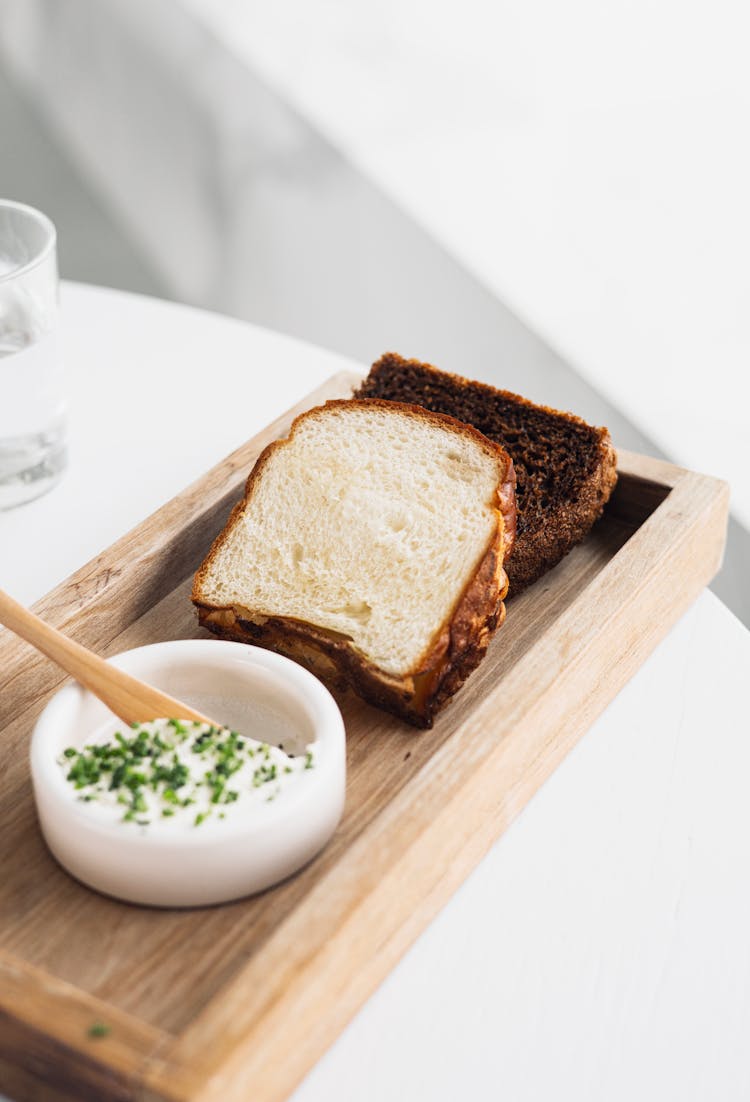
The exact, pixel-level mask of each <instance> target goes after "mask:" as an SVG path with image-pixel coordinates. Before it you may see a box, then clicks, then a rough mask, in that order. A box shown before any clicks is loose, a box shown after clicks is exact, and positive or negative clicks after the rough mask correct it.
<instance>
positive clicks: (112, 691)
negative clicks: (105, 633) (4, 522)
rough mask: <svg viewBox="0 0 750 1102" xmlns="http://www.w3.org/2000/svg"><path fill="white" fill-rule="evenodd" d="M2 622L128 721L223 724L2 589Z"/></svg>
mask: <svg viewBox="0 0 750 1102" xmlns="http://www.w3.org/2000/svg"><path fill="white" fill-rule="evenodd" d="M0 624H4V625H5V627H6V628H10V630H11V631H12V632H15V634H16V635H20V636H21V638H22V639H25V640H26V642H27V643H31V645H32V646H33V647H36V649H37V650H40V651H41V652H42V654H46V655H47V657H48V658H51V659H52V661H53V662H55V663H56V664H57V665H58V666H60V667H61V668H62V669H64V670H65V672H66V673H69V674H71V676H72V677H74V678H75V679H76V681H79V682H80V683H81V685H83V686H84V687H85V688H87V689H89V691H90V692H92V693H93V694H94V696H97V697H98V698H99V700H101V701H103V702H104V703H105V704H106V705H107V707H108V708H109V709H110V710H111V711H112V712H114V714H115V715H116V716H119V718H120V719H122V720H124V721H125V723H129V724H132V723H148V722H149V721H150V720H152V719H192V720H197V721H198V722H199V723H210V724H212V725H213V726H214V727H220V726H221V724H219V723H216V722H215V721H214V720H212V719H208V718H207V717H206V716H204V715H202V714H201V713H200V712H196V710H195V708H191V707H190V705H189V704H181V703H180V701H179V700H174V699H173V697H171V696H167V694H166V693H163V692H161V691H160V690H159V689H154V688H153V687H152V686H151V685H145V684H144V683H143V682H142V681H139V680H138V679H137V678H135V677H131V676H130V674H128V673H123V671H122V670H118V669H117V668H116V667H115V666H113V665H111V664H110V663H109V662H105V660H104V659H103V658H99V656H98V655H96V654H94V653H93V652H92V651H90V650H87V649H86V647H82V646H81V644H80V643H75V642H73V640H72V639H69V638H68V637H67V635H63V634H62V632H60V631H57V630H56V629H55V628H53V627H50V625H49V624H45V622H44V620H40V619H39V617H38V616H35V615H34V613H33V612H29V610H28V609H26V608H24V607H23V605H19V603H18V602H17V601H14V600H13V598H12V597H9V596H8V594H7V593H4V592H3V590H2V589H0Z"/></svg>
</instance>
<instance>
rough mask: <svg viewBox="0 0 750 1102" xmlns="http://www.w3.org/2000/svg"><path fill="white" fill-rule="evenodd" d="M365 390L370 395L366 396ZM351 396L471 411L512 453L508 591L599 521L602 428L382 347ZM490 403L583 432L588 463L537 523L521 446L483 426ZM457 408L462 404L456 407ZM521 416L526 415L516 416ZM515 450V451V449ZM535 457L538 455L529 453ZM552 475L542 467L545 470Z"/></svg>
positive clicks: (463, 413)
mask: <svg viewBox="0 0 750 1102" xmlns="http://www.w3.org/2000/svg"><path fill="white" fill-rule="evenodd" d="M370 394H372V395H373V397H372V398H368V395H370ZM355 397H361V398H364V399H366V400H369V401H382V400H383V399H385V400H390V399H391V398H393V400H397V401H402V400H404V398H405V399H406V400H407V401H409V402H411V403H413V404H418V405H423V406H424V408H426V409H433V410H434V409H436V408H437V407H438V406H439V407H440V410H441V412H444V413H445V412H449V410H450V412H451V413H452V414H454V415H455V416H457V417H458V418H459V419H462V420H465V421H466V423H467V424H475V422H474V421H472V416H473V415H474V414H476V415H477V424H476V426H475V427H480V431H482V432H484V433H485V434H486V435H487V436H489V437H490V439H494V440H495V441H496V442H497V443H499V444H501V446H503V447H505V448H506V449H507V450H508V451H509V452H510V453H511V457H512V458H513V457H514V451H515V460H516V467H517V469H518V472H519V479H521V481H519V487H518V497H517V513H518V528H517V532H516V539H515V546H514V549H513V553H512V556H511V557H510V558H509V559H507V560H506V569H507V572H508V578H509V580H510V596H511V597H513V596H515V595H516V594H518V593H520V592H521V590H522V589H525V588H526V586H528V585H530V584H531V583H532V582H534V581H536V580H537V579H538V578H539V577H541V576H542V574H544V573H545V572H546V571H547V570H549V569H551V567H553V566H555V565H556V564H557V563H558V562H559V561H560V560H561V559H562V558H563V557H564V556H565V555H566V554H567V553H568V552H569V551H570V550H571V549H572V548H573V546H574V545H575V544H577V543H580V542H581V540H582V539H584V538H585V536H586V535H587V534H588V532H589V531H590V529H591V527H592V525H593V524H594V522H595V521H596V520H597V519H598V518H599V516H600V515H601V512H602V510H603V508H604V505H605V504H606V502H607V501H608V499H609V497H610V495H611V493H612V490H613V489H614V486H615V483H616V481H617V456H616V453H615V450H614V448H613V446H612V440H611V438H610V434H609V431H608V430H607V429H606V428H594V427H593V426H591V425H588V424H587V423H586V422H585V421H583V420H582V419H581V418H580V417H576V416H575V415H574V414H571V413H564V412H561V411H560V410H556V409H552V408H550V407H549V406H540V405H537V404H536V403H534V402H531V401H530V400H529V399H528V398H523V397H521V396H520V395H518V394H514V393H512V392H511V391H507V390H499V389H497V388H496V387H492V386H489V385H488V384H486V383H478V382H473V381H471V380H469V379H465V378H463V377H462V376H460V375H453V374H451V373H449V372H446V371H441V370H439V369H438V368H436V367H433V366H432V365H431V364H426V363H422V362H420V361H419V360H407V359H404V358H403V357H402V356H399V355H398V353H395V352H386V353H385V354H384V355H383V356H381V358H380V359H379V360H378V361H377V362H376V363H375V364H373V366H372V369H371V371H370V374H369V375H368V376H367V378H366V379H365V380H364V382H363V383H362V385H361V386H360V387H359V388H358V390H357V391H356V394H355ZM495 403H508V404H512V406H514V407H515V408H516V409H517V410H519V411H524V410H525V411H528V416H529V417H530V418H538V417H539V416H540V415H545V416H546V417H548V418H549V419H550V421H551V422H552V421H554V422H556V423H557V424H559V425H567V426H569V428H570V430H571V431H572V432H577V433H583V434H585V435H586V437H587V440H588V441H589V443H588V444H587V458H588V460H589V465H588V468H587V470H586V471H585V472H581V477H580V481H579V483H578V485H577V486H576V490H575V494H574V495H573V496H571V497H568V498H567V499H566V500H560V501H558V502H556V503H555V505H554V507H553V508H550V510H549V513H548V515H547V516H546V517H545V520H544V523H538V522H537V523H531V524H530V523H528V517H527V516H526V512H525V508H524V490H523V481H522V478H523V474H524V460H525V456H524V454H523V447H521V446H520V445H517V444H514V443H513V441H512V440H510V439H507V440H506V439H505V438H504V436H503V434H502V433H499V432H493V431H492V430H491V428H490V424H491V422H492V417H491V416H489V415H488V411H490V410H491V409H492V407H493V404H495ZM461 405H462V406H463V408H462V409H460V410H459V408H456V407H458V406H461ZM523 416H524V419H526V413H524V415H523ZM517 447H519V448H520V450H518V451H516V450H515V449H516V448H517ZM535 458H538V457H535ZM552 473H553V472H550V474H552Z"/></svg>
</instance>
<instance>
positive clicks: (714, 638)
mask: <svg viewBox="0 0 750 1102" xmlns="http://www.w3.org/2000/svg"><path fill="white" fill-rule="evenodd" d="M62 301H63V312H64V330H65V348H66V359H67V364H68V369H69V373H70V394H71V455H72V459H71V465H70V469H69V471H68V472H67V475H66V477H65V479H64V481H63V482H62V483H61V484H60V486H59V487H57V488H56V489H55V490H54V491H53V492H52V493H50V494H48V495H47V496H46V497H44V498H41V499H39V500H38V501H36V502H33V503H31V504H29V505H27V506H24V507H23V508H20V509H17V510H16V511H14V512H9V513H4V514H0V564H1V565H2V584H3V586H4V587H5V588H7V589H8V590H9V591H10V592H11V593H12V594H13V595H14V596H16V597H17V598H19V599H20V600H22V601H24V602H27V603H30V602H32V601H34V600H35V599H36V598H38V597H40V596H41V595H42V594H43V593H44V592H46V591H47V590H48V589H50V588H51V587H52V586H53V585H55V584H57V583H58V582H60V581H61V580H63V578H64V577H66V576H67V575H68V574H69V573H70V572H71V571H72V570H74V569H75V568H76V567H78V566H80V565H81V564H82V563H83V562H85V561H86V560H88V559H89V558H91V557H92V556H93V555H95V554H96V553H97V552H98V551H101V550H102V549H104V548H105V547H106V546H107V545H108V544H110V543H111V542H112V541H113V540H114V539H115V538H117V537H118V536H120V535H121V534H122V533H123V532H125V531H126V530H127V529H128V528H130V527H132V526H133V525H134V524H136V523H138V522H139V521H140V520H141V519H143V517H145V516H146V515H147V514H148V513H150V512H151V511H152V510H153V509H155V508H157V507H158V506H159V505H160V504H162V503H163V502H164V501H166V500H168V499H169V498H170V497H172V496H173V495H174V494H175V493H176V492H177V491H178V490H180V489H181V488H182V487H184V486H185V485H186V484H187V483H189V482H190V481H191V480H193V479H195V478H196V477H197V476H198V475H200V474H201V473H202V472H203V471H205V470H206V469H207V468H208V467H209V466H211V465H212V464H213V463H215V462H216V461H218V460H219V459H221V458H222V457H223V456H224V455H226V454H227V453H228V452H229V451H230V450H232V449H233V448H234V447H236V446H237V445H238V444H240V443H241V442H242V441H244V440H245V439H247V438H248V437H249V436H251V435H252V434H253V433H254V432H255V431H257V430H258V429H260V428H261V427H262V426H263V425H264V424H265V423H266V422H268V421H269V420H270V419H271V418H273V417H274V416H275V415H277V414H278V413H280V412H281V411H282V410H284V409H285V408H287V407H288V406H289V405H291V404H292V403H293V402H294V401H295V400H297V399H298V398H299V397H301V396H302V395H303V394H304V393H305V392H306V391H308V390H311V389H312V388H313V387H314V386H316V385H317V384H318V383H319V382H321V381H322V380H323V379H324V378H325V377H327V376H328V375H330V374H331V373H332V372H334V371H336V370H338V369H340V368H341V367H342V366H351V365H350V364H347V363H346V362H345V361H342V359H341V358H340V357H338V356H335V355H333V354H332V353H328V352H325V351H323V350H321V349H318V348H314V347H311V346H309V345H305V344H301V343H299V342H297V341H294V340H291V339H289V338H286V337H283V336H280V335H278V334H275V333H271V332H268V331H266V330H262V329H258V328H255V327H253V326H251V325H248V324H245V323H242V322H237V321H232V320H228V319H226V318H223V317H219V316H217V315H213V314H208V313H204V312H201V311H198V310H194V309H189V308H185V307H181V306H174V305H171V304H166V303H162V302H157V301H155V300H151V299H146V298H141V297H138V296H133V295H125V294H122V293H119V292H113V291H108V290H102V289H96V288H92V287H85V286H80V285H76V284H66V285H64V288H63V299H62ZM228 396H231V397H228ZM30 546H31V547H35V548H40V549H42V553H40V554H36V555H33V556H32V555H29V553H28V550H27V549H28V547H30ZM749 671H750V633H748V632H747V631H746V630H745V629H744V628H743V627H742V626H741V625H740V623H739V622H738V621H737V620H736V619H735V618H734V617H733V616H732V615H731V613H729V612H728V611H727V609H726V608H725V607H724V606H723V605H722V604H721V603H720V602H719V601H718V600H717V599H716V598H715V597H714V596H713V595H712V594H710V593H709V592H704V593H703V594H702V596H701V597H700V598H699V600H698V601H697V602H696V603H695V605H694V606H693V607H692V608H691V609H690V611H689V612H688V613H687V615H686V616H685V617H684V618H683V619H682V620H681V621H680V623H679V624H678V625H677V626H676V627H675V628H674V629H673V630H672V631H671V632H670V634H669V635H668V637H667V638H666V639H665V640H664V642H663V643H662V644H661V645H660V646H659V648H658V649H657V650H656V651H655V652H654V654H653V655H652V657H651V658H650V659H649V660H648V661H647V662H646V663H645V665H644V666H643V667H642V669H641V670H640V671H639V672H638V674H637V675H636V676H635V677H634V678H633V680H632V681H631V682H630V683H629V684H628V686H627V687H626V688H625V690H623V692H622V693H620V695H619V696H618V697H617V699H616V700H615V701H614V702H613V703H612V704H611V705H610V706H609V708H608V709H607V710H606V712H605V713H604V714H603V715H602V716H601V717H600V718H599V719H598V720H597V721H596V723H595V724H594V725H593V727H592V728H591V730H590V731H589V732H588V734H587V735H586V736H585V737H584V738H583V740H582V741H581V742H580V743H579V745H578V746H577V748H576V749H575V750H574V751H573V752H572V753H571V754H570V756H569V757H568V758H567V759H566V760H565V761H564V762H563V764H562V765H561V766H560V768H559V769H558V770H557V772H556V773H555V774H554V775H553V777H552V778H551V779H550V780H549V781H548V782H547V783H546V784H545V785H544V787H543V788H542V789H541V790H540V791H539V793H538V794H537V795H536V796H535V797H534V799H533V800H532V801H531V803H530V804H529V805H528V807H527V808H526V810H525V811H524V812H523V814H522V815H521V816H520V818H519V819H518V820H517V821H516V822H515V823H514V825H513V826H512V827H511V828H510V830H509V831H508V832H507V833H506V834H505V835H504V836H503V837H502V838H501V839H500V840H499V841H498V842H497V843H496V845H495V846H494V847H493V849H492V850H491V852H490V853H489V854H488V856H487V857H486V858H485V860H484V861H483V862H482V863H481V864H480V865H479V867H478V868H477V869H476V870H475V872H474V873H473V874H472V875H471V876H470V877H469V879H468V880H467V881H466V882H465V884H464V885H463V886H462V887H461V889H460V890H459V891H458V892H457V893H456V895H455V896H454V897H453V899H452V900H451V902H450V903H449V904H448V906H447V907H446V908H445V909H444V910H443V911H442V913H441V914H440V915H439V917H438V918H437V919H436V920H435V921H434V922H433V923H432V925H431V926H430V927H429V929H428V930H427V931H426V932H425V933H424V934H423V935H422V936H421V937H420V938H419V940H418V941H417V942H416V944H415V945H414V946H413V947H412V949H411V950H410V951H409V952H408V953H407V954H406V956H405V957H404V959H403V960H402V961H401V962H400V964H399V965H398V966H397V967H396V968H395V969H394V970H393V972H392V973H391V975H390V976H389V978H388V979H387V980H386V981H385V983H383V985H382V986H381V987H380V989H379V990H378V991H377V992H376V993H375V994H374V995H373V997H372V998H371V999H370V1000H369V1002H368V1003H367V1004H366V1005H365V1006H364V1008H363V1009H362V1010H361V1011H360V1013H359V1014H358V1015H357V1016H356V1017H355V1018H354V1020H353V1021H352V1022H351V1024H350V1025H349V1027H348V1028H347V1029H346V1030H345V1031H344V1033H343V1034H342V1035H341V1037H340V1038H339V1039H338V1041H337V1042H336V1043H335V1044H334V1045H333V1047H332V1048H331V1049H330V1050H329V1052H328V1053H327V1055H326V1056H325V1057H324V1058H323V1059H322V1060H321V1061H320V1063H319V1064H318V1065H317V1067H316V1068H315V1069H314V1070H313V1071H312V1072H311V1073H310V1074H309V1075H308V1077H307V1078H306V1080H305V1081H304V1082H303V1083H302V1084H301V1085H300V1086H299V1088H298V1090H297V1091H296V1092H295V1094H294V1096H293V1097H294V1100H295V1102H318V1100H320V1102H323V1100H325V1102H337V1100H341V1102H349V1100H350V1099H353V1098H356V1099H357V1102H376V1100H377V1102H382V1099H384V1098H389V1099H405V1100H406V1099H408V1100H409V1102H415V1100H417V1099H419V1100H422V1099H424V1100H429V1102H443V1100H444V1102H455V1099H456V1098H458V1097H465V1098H467V1099H471V1100H472V1102H483V1100H491V1099H492V1100H494V1099H498V1100H499V1099H501V1098H502V1099H504V1100H506V1099H507V1100H512V1102H526V1100H529V1102H530V1100H538V1099H543V1098H575V1099H576V1100H577V1102H586V1100H590V1102H594V1100H596V1102H599V1100H601V1099H605V1098H606V1099H607V1100H608V1102H616V1100H619V1099H622V1100H625V1099H628V1100H630V1099H632V1098H634V1097H637V1098H644V1099H652V1098H653V1099H659V1100H660V1102H663V1100H666V1099H680V1102H689V1100H696V1102H698V1100H705V1099H707V1098H721V1099H722V1100H723V1102H733V1100H737V1102H739V1100H740V1099H747V1098H748V1096H750V1062H749V1061H748V1060H747V1036H748V1031H749V1030H750V1001H749V1000H748V999H747V995H746V988H747V983H748V978H749V977H748V971H749V966H750V953H749V952H748V944H749V942H748V930H750V881H749V879H748V872H747V870H748V869H749V868H750V800H748V798H747V777H748V776H749V775H750V720H749V719H748V708H747V703H746V699H745V696H744V691H743V690H744V681H746V680H747V675H748V672H749Z"/></svg>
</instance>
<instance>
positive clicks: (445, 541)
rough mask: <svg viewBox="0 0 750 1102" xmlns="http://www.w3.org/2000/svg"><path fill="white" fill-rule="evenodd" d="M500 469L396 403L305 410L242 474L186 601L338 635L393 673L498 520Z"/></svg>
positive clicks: (462, 584) (459, 583)
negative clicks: (238, 504) (238, 501)
mask: <svg viewBox="0 0 750 1102" xmlns="http://www.w3.org/2000/svg"><path fill="white" fill-rule="evenodd" d="M506 463H507V459H506V457H505V456H504V454H503V453H502V452H501V451H500V450H499V449H496V448H495V447H494V446H493V445H488V442H487V441H483V440H482V439H481V438H480V437H478V436H476V435H471V434H470V432H465V431H461V428H460V427H459V426H456V427H455V428H451V427H448V426H447V424H446V423H444V422H442V421H441V420H440V419H437V418H435V419H430V418H429V417H420V416H415V415H414V412H413V411H408V410H404V409H403V407H401V409H400V408H399V407H398V406H397V405H391V406H389V408H388V409H386V410H385V411H384V410H382V409H379V408H377V407H376V406H375V404H374V403H372V404H371V403H367V404H363V403H356V402H352V403H336V402H332V403H329V404H328V405H327V406H324V407H320V408H319V409H316V410H313V411H310V412H309V413H308V414H305V415H303V416H302V417H301V418H299V419H298V420H297V421H296V422H295V425H294V427H293V431H292V433H291V435H290V437H289V438H288V439H287V440H285V441H281V442H280V443H279V444H276V445H273V446H272V447H271V448H269V449H267V451H266V452H265V453H264V455H263V456H262V457H261V460H260V461H259V463H258V464H257V465H256V468H255V471H254V472H253V475H252V476H251V478H250V480H249V482H248V496H247V499H246V501H245V504H244V507H243V508H242V509H241V510H239V511H238V512H237V513H236V514H235V517H234V519H233V522H232V523H230V526H229V528H228V529H227V530H226V531H225V533H224V536H223V538H222V540H220V541H219V543H218V545H216V546H215V547H214V550H213V552H212V554H211V556H210V557H209V560H207V564H206V565H205V569H204V570H203V573H202V575H201V576H200V587H199V588H200V594H199V595H200V600H201V602H204V603H205V604H208V605H213V606H220V607H227V606H234V607H237V606H239V607H240V608H244V609H250V610H253V611H254V612H259V613H261V614H265V615H269V616H277V617H278V616H284V617H293V618H296V619H299V620H301V621H305V622H307V623H311V624H315V625H317V626H319V627H322V628H325V629H328V630H330V631H333V632H338V633H340V634H341V635H343V636H345V637H347V638H348V639H350V640H351V642H352V644H353V645H354V646H355V647H356V648H357V649H358V650H359V651H361V652H362V653H363V654H364V655H365V656H366V657H367V659H368V660H369V661H370V662H371V663H373V664H375V665H377V666H378V667H380V669H382V670H383V671H385V672H386V673H388V674H392V675H394V676H397V677H400V676H405V675H406V674H408V673H409V672H411V671H413V670H414V669H415V668H416V667H417V666H418V663H419V660H420V658H421V657H422V656H423V655H424V654H425V652H427V651H428V649H429V647H430V645H431V643H432V642H433V640H434V639H435V637H436V635H437V634H438V633H439V632H440V631H441V630H442V629H444V626H445V624H446V623H447V622H448V621H450V619H451V616H452V614H453V611H454V609H455V607H456V605H457V603H458V601H459V599H460V597H461V595H462V593H463V591H464V590H465V588H466V586H467V585H468V584H469V582H470V581H471V579H472V577H473V575H474V573H475V572H476V570H477V568H478V566H479V564H480V562H481V560H482V558H483V556H484V555H485V553H486V551H487V549H488V546H489V545H490V544H491V542H492V540H493V539H494V538H495V535H496V532H497V528H498V525H502V519H501V518H500V514H499V512H498V485H499V483H501V482H502V480H503V477H504V475H505V469H506Z"/></svg>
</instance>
